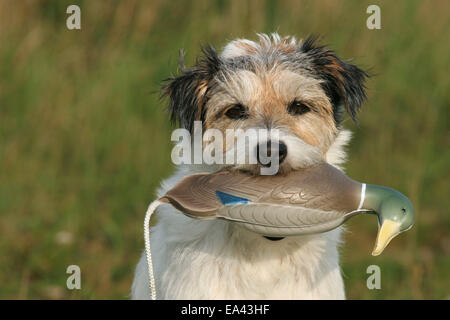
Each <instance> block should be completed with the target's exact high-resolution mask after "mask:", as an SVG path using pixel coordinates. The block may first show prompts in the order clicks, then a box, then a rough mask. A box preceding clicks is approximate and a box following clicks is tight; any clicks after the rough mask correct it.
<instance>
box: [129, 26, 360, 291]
mask: <svg viewBox="0 0 450 320" xmlns="http://www.w3.org/2000/svg"><path fill="white" fill-rule="evenodd" d="M258 37H259V39H258V40H257V41H251V40H247V39H237V40H233V41H231V42H229V43H228V44H227V45H226V46H225V47H224V49H223V50H222V52H221V53H218V52H217V51H216V50H215V49H214V48H213V47H212V46H209V47H206V48H204V49H203V56H202V58H201V59H199V60H197V62H196V64H195V65H194V66H193V67H192V68H190V69H186V68H185V67H184V66H182V67H181V69H182V70H181V74H180V75H178V76H175V77H173V78H170V79H168V80H167V81H168V82H167V83H166V84H165V85H164V87H163V91H164V93H165V95H167V97H168V100H169V106H168V110H169V112H170V115H171V119H172V121H175V122H178V123H179V124H180V126H181V127H183V128H186V129H187V130H189V131H190V132H193V130H194V127H193V126H194V122H195V121H201V123H202V126H203V129H210V128H214V129H217V130H219V131H220V132H223V133H224V135H225V132H226V130H227V129H249V128H266V129H274V128H276V129H278V130H279V131H280V132H281V135H280V139H279V147H278V150H277V152H278V156H279V157H278V160H279V172H278V173H277V174H285V173H288V172H289V171H291V170H296V169H299V168H304V167H307V166H310V165H313V164H315V163H318V162H321V161H326V162H328V163H330V164H332V165H334V166H336V167H338V168H340V169H341V166H342V165H343V164H344V162H345V160H346V153H345V146H346V145H347V144H348V142H349V140H350V138H351V133H350V132H349V131H348V130H346V129H343V128H342V126H341V123H342V121H343V118H344V116H345V113H348V114H349V116H350V117H351V118H352V119H353V120H354V121H357V113H358V110H359V109H360V107H361V105H362V103H363V102H364V101H365V100H366V93H365V82H366V78H367V77H368V74H367V73H366V72H365V71H363V70H362V69H360V68H358V67H357V66H355V65H353V64H350V63H348V62H346V61H343V60H341V59H340V58H339V57H338V56H337V55H336V53H335V52H334V51H332V50H330V49H327V48H326V47H325V46H322V45H320V44H319V41H318V39H317V37H311V36H310V37H308V38H306V39H305V40H304V41H297V40H296V38H295V37H292V36H287V37H281V36H279V35H278V34H276V33H274V34H271V35H267V34H258ZM181 64H182V63H181ZM224 148H225V149H227V148H229V146H228V145H227V146H225V147H224ZM225 151H226V150H225ZM224 166H227V167H229V168H231V169H235V170H245V171H249V172H251V173H252V174H258V169H259V168H260V167H261V166H263V164H261V163H256V164H236V165H229V164H227V165H205V164H196V165H179V166H177V169H176V172H175V174H174V175H173V176H171V177H170V178H168V179H166V180H164V181H163V182H162V184H161V187H160V189H159V191H158V196H159V197H161V196H163V195H164V194H165V193H166V192H167V190H169V189H170V188H172V187H173V186H174V185H175V184H176V183H177V182H178V181H180V180H181V179H182V178H183V177H185V176H187V175H190V174H193V173H197V172H214V171H216V170H218V169H220V168H221V167H224ZM157 221H158V222H157V224H156V226H154V227H152V230H151V243H152V255H153V259H154V263H153V264H154V273H155V279H156V288H157V290H158V298H161V299H345V291H344V283H343V280H342V275H341V270H340V267H339V254H338V248H339V246H340V244H341V233H342V231H343V229H342V227H339V228H336V229H334V230H332V231H329V232H326V233H322V234H314V235H306V236H292V237H286V238H270V237H264V236H262V235H259V234H256V233H253V232H251V231H248V230H247V229H244V228H242V227H240V226H238V225H236V224H233V223H230V222H227V221H223V220H213V221H199V220H195V219H192V218H189V217H186V216H185V215H183V214H180V212H178V211H177V210H176V209H175V208H173V207H172V206H170V205H168V204H164V205H162V206H160V207H159V209H158V212H157ZM147 270H148V269H147V262H146V258H145V253H144V254H143V256H142V257H141V259H140V261H139V263H138V265H137V268H136V272H135V277H134V281H133V285H132V289H131V298H132V299H149V298H150V292H149V284H148V283H149V280H148V279H149V275H148V271H147Z"/></svg>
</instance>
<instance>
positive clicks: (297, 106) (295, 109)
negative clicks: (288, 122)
mask: <svg viewBox="0 0 450 320" xmlns="http://www.w3.org/2000/svg"><path fill="white" fill-rule="evenodd" d="M287 111H288V112H289V113H290V114H291V115H294V116H299V115H302V114H305V113H307V112H309V111H311V108H310V107H308V106H307V105H306V104H305V103H303V102H301V101H298V100H294V101H292V102H291V103H290V104H289V105H288V107H287Z"/></svg>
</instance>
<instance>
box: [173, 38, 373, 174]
mask: <svg viewBox="0 0 450 320" xmlns="http://www.w3.org/2000/svg"><path fill="white" fill-rule="evenodd" d="M365 77H366V73H365V72H364V71H362V70H360V69H359V68H357V67H356V66H354V65H351V64H347V63H345V62H343V61H342V60H340V59H339V58H338V57H337V56H336V55H335V53H334V52H333V51H331V50H328V49H326V48H324V47H322V46H317V45H316V44H315V40H314V39H313V38H308V39H307V40H306V41H304V42H297V41H296V40H295V39H294V38H292V37H286V38H280V37H279V36H278V35H276V34H273V35H272V38H269V36H267V35H260V39H259V42H253V41H249V40H235V41H232V42H230V43H229V44H228V45H227V46H226V47H225V48H224V50H223V52H222V53H221V54H220V55H219V54H218V53H217V52H216V51H215V50H214V49H213V48H212V47H209V48H207V49H204V57H203V58H202V59H201V60H200V61H199V62H198V63H197V64H196V65H195V66H194V67H193V68H192V69H189V70H183V74H182V75H180V76H178V77H175V78H172V79H169V83H168V84H167V86H166V87H165V93H166V94H167V95H168V96H169V98H170V105H169V110H170V112H171V116H172V120H175V121H178V122H179V123H180V124H181V125H182V126H183V127H185V128H186V129H188V130H190V131H191V132H192V130H193V123H194V121H196V120H198V121H202V125H203V129H204V130H207V129H218V130H219V131H220V132H222V134H223V136H224V137H227V138H226V139H225V140H226V142H225V143H224V145H223V151H224V153H225V154H226V153H227V152H230V151H231V150H233V152H234V151H235V150H234V149H233V148H234V146H235V144H236V136H234V137H230V135H229V133H230V132H231V131H229V129H243V130H244V132H245V130H247V129H266V130H268V135H267V137H265V138H264V139H265V140H263V141H261V140H259V141H258V144H259V145H261V144H263V145H264V146H266V145H267V143H268V141H271V140H272V139H274V137H273V136H272V134H271V132H274V129H277V130H278V133H279V134H278V136H277V137H276V138H277V141H276V142H274V141H271V142H272V143H273V144H272V148H273V147H274V146H275V149H274V150H275V152H276V154H277V155H278V161H279V164H280V172H286V171H289V170H292V169H298V168H301V167H306V166H308V165H311V164H313V163H315V162H319V161H323V160H324V158H325V154H326V152H327V151H328V149H329V148H330V146H331V145H332V143H333V141H334V140H335V138H336V136H337V134H338V133H339V128H340V123H341V121H342V117H343V113H344V112H345V110H346V111H347V112H348V113H349V114H350V116H351V117H352V118H353V119H354V120H356V113H357V111H358V109H359V107H360V105H361V103H362V102H363V101H364V99H365V92H364V81H365ZM272 151H273V150H272ZM250 152H251V150H250ZM258 160H259V157H258ZM261 165H263V164H262V163H256V164H248V163H245V164H242V163H240V164H234V165H232V167H234V168H238V169H244V170H248V171H254V172H256V170H257V169H258V168H259V167H260V166H261Z"/></svg>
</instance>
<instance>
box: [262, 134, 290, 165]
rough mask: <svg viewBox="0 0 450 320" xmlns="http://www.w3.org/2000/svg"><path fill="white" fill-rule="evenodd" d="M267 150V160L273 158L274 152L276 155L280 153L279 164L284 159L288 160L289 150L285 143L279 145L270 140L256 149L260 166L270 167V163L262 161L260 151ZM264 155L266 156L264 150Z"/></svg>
mask: <svg viewBox="0 0 450 320" xmlns="http://www.w3.org/2000/svg"><path fill="white" fill-rule="evenodd" d="M264 147H266V148H267V153H266V155H267V158H269V159H270V158H271V157H272V152H274V153H278V163H279V164H281V163H282V162H283V161H284V159H286V156H287V153H288V150H287V146H286V144H285V143H284V142H282V141H280V142H279V143H277V142H272V141H271V140H268V141H267V142H266V143H262V144H259V145H258V146H257V148H256V154H257V158H258V162H259V163H260V164H262V165H263V166H266V167H270V161H269V162H268V163H264V162H265V161H261V155H260V150H261V148H264ZM262 154H263V155H264V150H263V151H262Z"/></svg>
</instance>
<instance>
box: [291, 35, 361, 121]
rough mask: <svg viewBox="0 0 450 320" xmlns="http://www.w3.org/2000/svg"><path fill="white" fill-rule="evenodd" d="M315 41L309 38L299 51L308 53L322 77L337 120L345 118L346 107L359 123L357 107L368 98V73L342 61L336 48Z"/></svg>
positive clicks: (316, 70) (323, 85) (317, 72)
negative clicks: (366, 87)
mask: <svg viewBox="0 0 450 320" xmlns="http://www.w3.org/2000/svg"><path fill="white" fill-rule="evenodd" d="M316 42H317V38H316V37H308V38H307V39H306V40H305V41H304V42H303V43H302V45H301V48H300V50H301V51H302V52H303V53H306V54H307V56H308V57H309V59H310V60H311V62H312V65H313V69H314V71H315V72H316V74H317V76H318V77H319V78H320V79H321V80H323V82H322V88H323V89H324V90H325V92H326V94H327V95H328V97H329V99H330V101H331V103H332V105H333V109H334V116H335V120H336V122H337V123H340V122H341V121H342V109H343V108H345V110H347V112H348V113H349V114H350V116H351V117H352V119H353V121H355V122H357V113H358V110H359V109H360V107H361V104H362V103H363V102H364V101H365V100H366V92H365V81H366V78H367V77H368V74H367V73H366V72H365V71H363V70H361V69H360V68H358V67H357V66H355V65H353V64H349V63H346V62H344V61H342V60H341V59H339V58H338V57H337V56H336V54H335V52H334V51H332V50H329V49H326V48H325V47H324V46H319V45H316Z"/></svg>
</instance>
